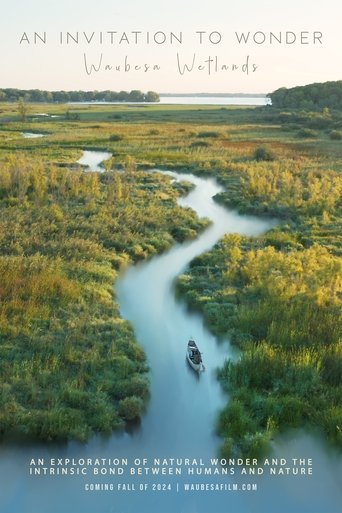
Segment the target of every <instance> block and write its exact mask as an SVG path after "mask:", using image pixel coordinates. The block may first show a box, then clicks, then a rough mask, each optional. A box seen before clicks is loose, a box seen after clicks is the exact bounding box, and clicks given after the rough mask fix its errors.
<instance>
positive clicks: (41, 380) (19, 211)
mask: <svg viewBox="0 0 342 513" xmlns="http://www.w3.org/2000/svg"><path fill="white" fill-rule="evenodd" d="M152 185H153V187H152ZM178 194H179V188H174V187H173V186H171V185H170V182H169V179H168V178H166V177H163V176H160V175H157V174H153V175H151V174H147V173H143V172H136V171H135V172H132V170H130V171H129V172H127V173H124V174H120V175H119V174H117V173H116V174H115V173H112V172H108V173H103V174H97V173H86V172H83V171H77V170H74V171H69V170H68V169H66V168H62V169H58V168H55V167H48V168H45V167H43V166H42V165H41V164H39V163H37V162H36V161H35V160H33V159H29V158H26V157H19V156H18V157H8V158H6V159H3V161H2V162H1V163H0V198H1V201H0V276H1V285H0V374H1V384H0V410H1V413H0V433H1V435H5V434H8V433H12V434H18V435H20V436H25V437H27V436H28V437H37V438H42V439H54V438H58V439H65V438H78V439H80V440H85V439H86V438H87V437H88V436H89V435H90V434H91V433H92V432H94V431H110V430H112V429H113V428H116V427H120V426H121V427H122V426H124V424H125V423H126V422H129V421H131V420H135V419H136V418H138V417H139V416H140V415H141V412H142V410H143V405H144V402H145V401H146V399H147V398H148V379H147V365H146V361H145V355H144V353H143V351H142V350H141V349H140V347H139V346H138V345H137V343H136V342H135V340H134V335H133V331H132V329H131V327H130V326H129V324H128V323H127V322H125V321H123V320H122V319H120V317H119V312H118V309H117V306H116V304H115V302H114V300H115V298H113V281H114V279H115V276H116V274H117V269H118V268H119V267H120V266H122V265H125V264H126V263H127V262H128V261H129V260H138V259H140V258H146V257H148V256H150V255H152V254H154V253H157V252H159V251H162V250H163V249H165V248H167V247H169V246H170V245H171V244H172V242H173V241H174V238H173V237H176V238H177V240H183V239H184V237H186V236H187V235H188V234H189V233H191V234H192V236H193V235H194V234H196V233H197V232H198V230H199V229H200V228H201V227H202V226H203V223H201V222H199V221H198V220H197V219H196V218H195V215H194V213H193V212H192V211H191V210H185V209H181V208H179V207H177V206H176V204H175V200H176V198H177V196H178ZM181 229H182V230H183V231H181ZM172 234H173V235H172ZM137 248H139V249H137Z"/></svg>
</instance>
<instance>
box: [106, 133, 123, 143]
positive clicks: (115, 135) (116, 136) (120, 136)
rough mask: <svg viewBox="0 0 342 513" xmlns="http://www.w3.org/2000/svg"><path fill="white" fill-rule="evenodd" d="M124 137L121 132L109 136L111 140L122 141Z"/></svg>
mask: <svg viewBox="0 0 342 513" xmlns="http://www.w3.org/2000/svg"><path fill="white" fill-rule="evenodd" d="M122 139H123V137H122V135H120V134H112V135H110V136H109V140H110V141H112V142H118V141H122Z"/></svg>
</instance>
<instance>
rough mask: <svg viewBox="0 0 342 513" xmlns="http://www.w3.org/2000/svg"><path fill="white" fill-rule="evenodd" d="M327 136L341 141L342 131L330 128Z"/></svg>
mask: <svg viewBox="0 0 342 513" xmlns="http://www.w3.org/2000/svg"><path fill="white" fill-rule="evenodd" d="M329 137H330V139H331V140H332V141H341V139H342V132H340V131H339V130H332V131H331V132H330V134H329Z"/></svg>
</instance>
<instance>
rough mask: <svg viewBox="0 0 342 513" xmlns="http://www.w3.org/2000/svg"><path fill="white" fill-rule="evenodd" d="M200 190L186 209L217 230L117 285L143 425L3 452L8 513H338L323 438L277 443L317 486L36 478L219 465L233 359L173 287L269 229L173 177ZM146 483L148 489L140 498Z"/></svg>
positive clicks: (212, 185) (206, 185)
mask: <svg viewBox="0 0 342 513" xmlns="http://www.w3.org/2000/svg"><path fill="white" fill-rule="evenodd" d="M167 174H169V175H170V176H171V177H173V178H174V179H176V180H187V181H191V182H192V183H193V184H194V185H195V186H196V187H195V188H194V189H193V190H192V191H191V192H190V194H189V195H188V196H186V197H185V198H182V199H181V200H179V203H180V205H181V206H183V207H188V206H190V207H191V208H193V209H194V210H195V211H196V212H197V213H198V215H199V216H201V217H202V216H206V217H208V218H210V219H211V221H212V224H211V226H210V227H209V228H208V229H207V230H205V232H203V233H202V234H201V235H200V236H199V237H198V238H197V239H196V240H194V241H191V242H185V243H183V244H178V245H176V246H174V247H173V248H172V249H171V250H170V251H168V252H167V253H165V254H163V255H160V256H156V257H154V258H153V259H151V260H150V261H148V262H144V263H141V264H139V265H136V266H134V267H129V268H128V269H127V270H126V271H125V272H124V273H123V274H122V275H121V276H120V278H119V280H118V281H117V283H116V290H117V296H118V300H119V304H120V309H121V314H122V316H123V317H124V318H125V319H128V320H129V321H131V323H132V324H133V326H134V330H135V334H136V337H137V339H138V341H139V343H140V344H141V345H142V346H143V347H144V349H145V351H146V353H147V357H148V361H149V364H150V367H151V400H150V402H149V404H148V407H147V410H146V413H145V415H144V417H143V419H142V422H141V425H140V426H138V427H136V428H135V429H132V431H130V432H121V433H115V434H113V435H111V436H110V437H107V438H106V437H103V436H95V437H93V438H92V439H91V440H90V441H89V442H88V443H87V444H86V445H82V444H79V443H75V442H72V443H69V444H65V445H60V446H56V445H44V444H41V445H32V444H31V445H26V446H19V447H18V446H12V445H9V444H7V445H4V444H3V445H2V446H0V479H1V481H0V482H1V488H2V492H1V495H0V511H1V513H31V512H32V513H43V512H44V513H78V512H82V513H207V512H208V511H209V512H211V513H227V512H229V511H230V512H232V513H275V512H277V513H290V512H291V513H309V512H310V513H323V512H327V513H341V506H342V496H341V483H340V478H341V474H342V460H341V458H337V456H335V455H334V453H333V451H332V452H331V453H329V451H328V449H327V448H326V447H325V445H324V444H323V442H322V441H321V440H320V439H319V438H317V439H316V438H314V437H312V436H308V435H305V434H304V433H300V432H296V433H292V434H291V436H290V435H289V436H288V437H287V438H285V437H282V438H280V439H279V440H277V442H276V443H275V444H274V455H275V456H276V457H279V458H280V457H283V458H287V459H290V458H292V457H294V458H299V457H301V458H313V461H314V475H313V476H310V477H306V476H303V477H291V476H286V477H271V478H270V477H269V476H265V475H263V476H245V477H244V478H241V477H237V476H203V475H202V476H196V475H195V476H191V477H189V476H187V475H186V473H185V472H184V474H183V475H181V476H162V477H161V476H159V477H152V476H151V475H148V476H146V477H144V476H140V477H137V478H136V477H132V476H129V475H128V476H125V478H123V477H121V478H120V477H116V476H103V477H102V476H101V477H96V478H94V477H79V476H76V477H72V478H71V477H45V476H42V477H30V476H28V465H29V461H30V459H31V458H45V459H49V458H57V457H59V458H76V459H78V458H129V460H130V462H131V461H133V460H134V459H135V458H139V459H142V458H148V459H149V461H151V459H152V458H186V457H187V458H197V459H200V458H202V459H203V460H204V461H206V460H208V458H211V457H214V456H215V455H216V454H217V449H218V446H219V444H220V440H219V439H218V438H217V436H216V435H215V430H214V427H215V420H216V417H217V413H218V410H219V409H220V408H221V407H222V406H223V404H224V402H225V397H224V396H223V394H222V391H221V389H220V386H219V384H218V381H217V379H216V377H215V371H216V368H217V367H218V366H219V365H221V363H222V362H223V359H224V358H225V357H227V356H229V354H231V348H230V346H229V344H228V341H226V342H220V343H218V342H217V341H216V339H215V337H214V336H213V335H212V334H211V333H210V332H209V331H208V330H207V329H206V327H205V326H204V324H203V320H202V317H201V316H200V315H199V314H198V313H194V312H189V311H188V310H187V308H186V306H185V305H184V303H182V302H180V301H178V300H177V299H176V298H175V295H174V289H173V282H174V279H175V278H176V276H177V275H179V274H180V273H181V272H182V271H183V270H184V269H185V268H186V266H187V265H188V263H189V262H190V261H191V260H192V259H193V258H194V257H195V256H196V255H199V254H201V253H203V252H204V251H206V250H208V249H210V248H211V247H212V246H213V245H214V244H215V242H217V240H218V239H219V238H220V237H222V235H223V234H224V233H228V232H238V233H241V234H247V235H257V234H259V233H262V232H264V231H265V230H267V229H268V228H269V227H270V226H271V225H272V222H271V221H267V220H264V219H259V218H256V217H252V216H240V215H238V214H237V213H236V212H233V211H229V210H227V209H225V208H223V207H222V206H220V205H218V204H217V203H215V202H214V201H213V199H212V197H213V196H214V195H215V194H216V193H218V192H219V191H220V190H221V188H220V186H219V185H218V184H217V183H216V182H215V180H213V179H210V178H205V179H204V178H198V177H196V176H194V175H189V174H186V175H182V174H178V173H177V174H176V173H172V172H167ZM189 336H193V337H194V338H195V340H196V341H198V344H199V347H200V349H201V351H202V352H203V359H204V363H205V366H206V371H205V372H204V373H202V374H201V375H200V376H199V377H197V375H196V374H195V373H194V372H193V371H192V370H191V369H190V368H189V366H188V365H187V363H186V361H185V348H186V342H187V340H188V338H189ZM118 482H127V483H128V484H130V485H132V484H135V485H136V491H126V492H118V491H106V492H105V491H102V492H95V491H94V492H89V491H85V489H84V485H85V483H114V485H115V487H116V484H117V483H118ZM191 482H194V483H209V484H210V483H223V482H224V483H227V484H229V483H230V484H231V485H232V484H234V483H238V484H239V485H241V484H242V483H247V484H248V483H257V484H258V491H257V492H247V491H245V492H242V491H240V492H236V491H221V492H214V491H206V492H201V491H197V492H185V491H183V489H182V487H183V485H184V483H191ZM139 483H145V484H148V485H149V489H148V491H144V492H139V491H138V487H139ZM152 483H169V484H170V485H171V486H172V487H173V488H172V491H164V492H163V491H152V490H151V485H152ZM177 486H178V491H177Z"/></svg>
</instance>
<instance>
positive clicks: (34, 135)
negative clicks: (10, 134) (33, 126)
mask: <svg viewBox="0 0 342 513" xmlns="http://www.w3.org/2000/svg"><path fill="white" fill-rule="evenodd" d="M45 135H46V134H37V133H34V132H23V133H22V136H23V137H25V139H37V138H39V137H45Z"/></svg>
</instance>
